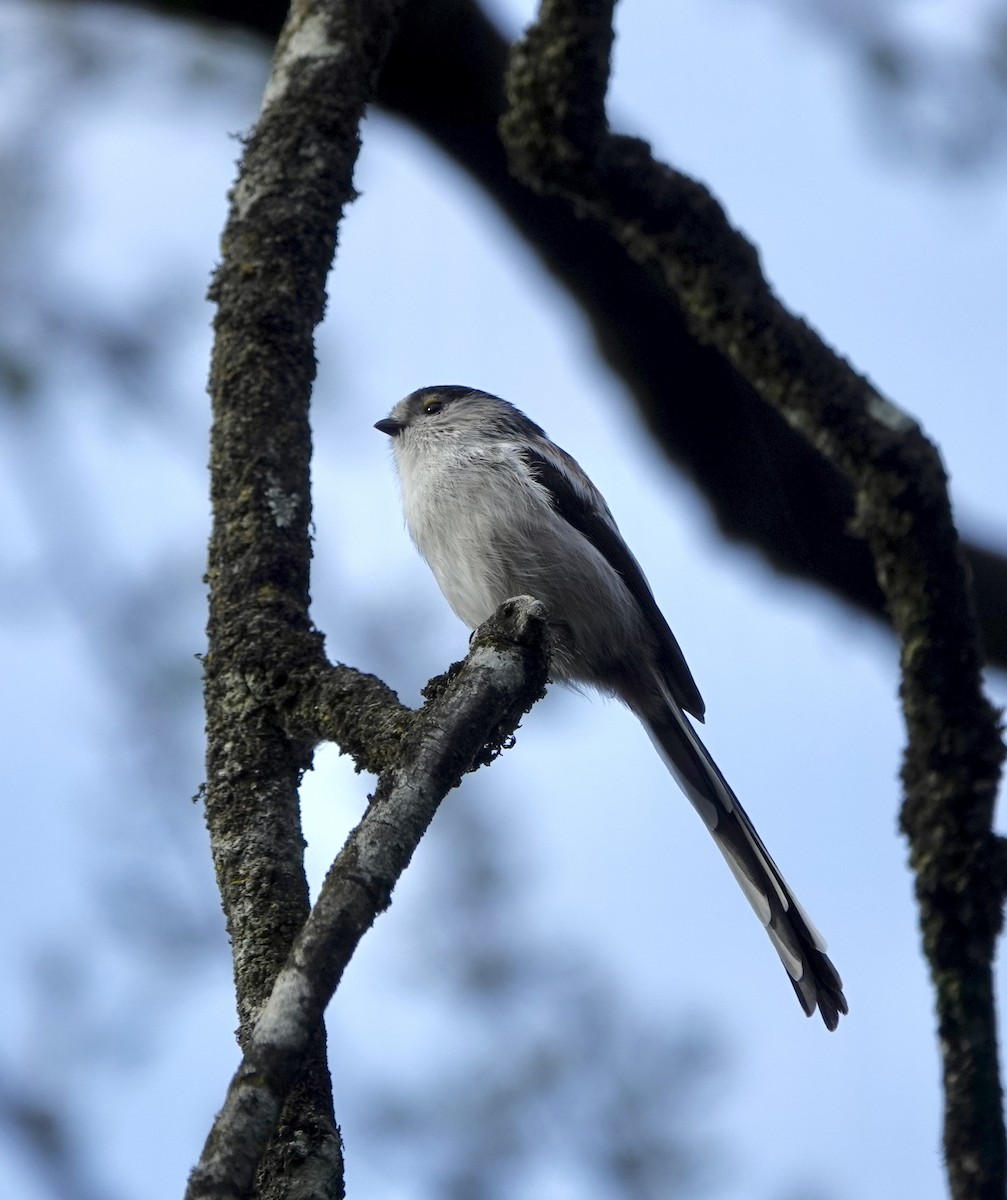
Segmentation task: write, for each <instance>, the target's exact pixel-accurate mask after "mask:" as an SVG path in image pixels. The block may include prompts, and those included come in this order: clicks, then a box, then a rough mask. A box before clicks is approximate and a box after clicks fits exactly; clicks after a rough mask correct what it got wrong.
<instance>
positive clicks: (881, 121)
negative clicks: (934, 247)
mask: <svg viewBox="0 0 1007 1200" xmlns="http://www.w3.org/2000/svg"><path fill="white" fill-rule="evenodd" d="M760 2H762V3H773V4H776V5H777V6H778V7H779V8H781V9H782V10H783V11H784V12H785V13H786V14H787V15H788V16H789V17H791V18H793V19H795V20H796V21H798V22H799V23H801V24H803V25H806V26H807V27H809V28H810V29H812V30H814V31H815V32H816V33H817V34H818V35H819V36H820V37H821V38H822V40H823V41H824V42H825V43H826V44H827V45H828V47H829V48H830V49H832V50H838V51H839V52H840V53H841V54H843V55H844V56H845V58H846V60H847V61H848V62H849V63H850V65H851V66H852V68H853V70H854V76H853V86H852V87H851V89H850V91H851V98H852V101H853V102H854V103H855V104H856V106H857V107H858V108H859V109H860V112H861V116H862V124H863V127H864V128H865V129H866V131H867V133H868V134H869V135H870V136H871V137H873V138H875V139H876V140H877V142H878V143H879V145H880V146H881V147H882V148H883V150H884V151H885V152H886V154H888V155H889V156H891V157H893V158H897V159H898V160H900V161H901V162H902V163H903V164H905V165H908V166H910V167H913V168H916V169H920V170H925V171H929V172H932V173H933V174H934V175H937V176H940V177H942V178H947V177H958V178H962V177H967V176H970V175H973V174H975V173H977V172H982V171H986V170H990V169H993V168H995V167H996V166H997V165H998V164H1000V163H1002V161H1003V157H1004V151H1005V149H1007V3H1005V2H1004V0H760Z"/></svg>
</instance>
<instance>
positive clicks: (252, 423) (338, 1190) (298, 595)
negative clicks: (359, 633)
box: [205, 0, 397, 1198]
mask: <svg viewBox="0 0 1007 1200" xmlns="http://www.w3.org/2000/svg"><path fill="white" fill-rule="evenodd" d="M396 7H397V5H396V3H394V2H393V0H345V2H335V0H317V2H313V3H307V2H304V0H296V2H295V3H294V5H293V7H292V9H291V11H290V14H289V17H288V20H287V23H286V25H285V27H284V30H283V33H282V35H281V37H280V40H279V43H278V45H277V48H276V54H275V58H274V62H273V69H272V73H271V76H270V81H269V85H268V87H267V90H266V95H265V98H264V101H263V107H262V111H261V114H260V116H259V120H258V122H257V124H256V126H255V129H254V130H253V132H252V134H251V135H250V137H249V138H248V140H247V142H246V145H245V148H244V154H243V155H242V160H241V165H240V170H239V175H238V180H237V182H236V184H235V186H234V189H233V192H232V194H231V206H230V211H229V214H228V219H227V225H226V228H225V230H224V233H223V237H222V242H221V262H220V265H219V267H218V269H217V272H216V275H215V278H214V281H213V286H212V289H211V299H213V300H214V301H215V302H216V304H217V313H216V319H215V323H214V325H215V341H214V349H213V360H212V365H211V372H210V392H211V396H212V401H213V430H212V437H211V449H210V467H211V498H212V504H213V532H212V536H211V541H210V558H209V569H208V582H209V586H210V616H209V626H208V639H209V644H208V652H207V655H206V672H205V699H206V721H207V782H206V792H205V795H206V819H207V824H208V826H209V830H210V838H211V845H212V851H213V858H214V865H215V868H216V873H217V881H218V885H219V887H220V893H221V897H222V900H223V905H224V912H225V914H226V917H227V927H228V931H229V933H230V936H231V945H232V953H233V960H234V978H235V985H236V991H237V998H238V1015H239V1023H240V1029H239V1037H240V1039H241V1041H242V1043H243V1044H244V1043H246V1042H247V1040H248V1038H249V1037H250V1035H251V1029H252V1026H253V1023H254V1021H255V1019H256V1017H257V1015H258V1013H259V1010H260V1009H261V1007H262V1005H263V1004H264V1003H265V1001H266V998H267V997H268V995H269V993H270V990H271V989H272V986H273V981H274V979H275V977H276V974H277V972H278V971H279V970H280V967H281V966H282V964H283V962H284V961H285V960H286V958H287V955H288V953H289V950H290V947H291V945H292V943H293V940H294V938H295V936H296V935H297V932H298V930H299V929H300V928H301V925H302V924H303V922H304V919H305V917H306V916H307V913H308V890H307V885H306V882H305V877H304V868H303V836H302V834H301V827H300V819H299V812H298V797H297V788H298V784H299V781H300V777H301V775H302V773H303V771H304V770H305V768H306V767H307V766H308V765H309V764H310V761H311V749H312V745H313V741H312V739H304V740H302V741H298V740H296V739H292V738H291V737H290V736H288V732H287V730H286V728H285V724H284V720H285V717H286V716H287V714H288V712H289V709H290V694H289V685H290V680H291V678H293V677H303V676H304V675H307V674H311V673H312V672H317V670H318V665H319V663H320V662H321V661H322V648H321V639H320V637H319V635H318V634H316V633H315V631H314V630H313V628H312V626H311V623H310V620H309V616H308V569H309V564H310V559H311V543H310V539H309V521H310V517H311V506H310V493H309V486H310V480H309V463H310V459H311V435H310V428H309V424H308V404H309V398H310V393H311V384H312V381H313V378H314V348H313V331H314V327H315V325H316V324H317V323H318V321H319V320H321V316H322V312H323V309H324V302H325V280H326V276H327V274H328V271H329V267H330V265H331V262H332V256H333V253H334V250H335V238H336V229H337V226H338V223H339V219H340V216H341V214H342V210H343V207H344V205H345V204H346V203H347V202H348V201H349V200H351V199H352V198H353V186H352V175H353V167H354V163H355V161H356V156H357V151H358V141H359V135H358V126H359V123H360V120H361V118H362V116H363V113H364V109H365V106H366V104H367V103H368V101H369V100H370V98H371V93H372V91H373V83H374V78H375V76H376V73H377V71H378V68H379V66H380V63H381V60H382V57H383V55H384V52H385V50H386V48H387V45H388V43H389V41H390V39H391V35H392V30H393V23H394V14H395V10H396ZM344 682H345V683H346V685H347V687H356V688H357V689H358V691H367V692H368V693H371V694H372V693H373V689H371V688H370V687H369V686H368V685H367V684H366V677H363V678H361V677H357V678H356V679H354V678H353V677H352V676H349V675H344ZM258 1190H259V1194H260V1195H261V1196H264V1197H265V1196H269V1197H279V1196H284V1197H288V1198H290V1197H295V1196H298V1195H302V1194H307V1193H309V1192H310V1194H312V1195H313V1196H315V1197H329V1196H331V1197H337V1196H341V1195H342V1192H343V1185H342V1159H341V1147H340V1141H339V1132H338V1129H337V1128H336V1125H335V1121H334V1118H333V1113H332V1100H331V1091H330V1084H329V1078H328V1071H327V1066H326V1062H325V1044H324V1034H323V1032H322V1030H321V1028H320V1027H319V1028H318V1029H317V1030H316V1032H315V1038H314V1042H313V1046H312V1049H311V1052H310V1053H309V1054H308V1055H307V1056H305V1058H304V1060H303V1063H302V1069H301V1072H300V1074H299V1076H298V1080H297V1087H296V1089H295V1090H294V1092H293V1093H292V1094H291V1097H290V1100H289V1102H288V1105H287V1108H286V1111H285V1112H284V1114H283V1116H282V1120H281V1136H279V1137H278V1138H277V1140H276V1142H275V1144H274V1147H273V1150H272V1151H271V1153H270V1154H269V1155H267V1157H266V1159H265V1161H264V1164H263V1169H262V1175H261V1176H260V1180H259V1189H258Z"/></svg>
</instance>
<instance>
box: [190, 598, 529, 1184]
mask: <svg viewBox="0 0 1007 1200" xmlns="http://www.w3.org/2000/svg"><path fill="white" fill-rule="evenodd" d="M547 674H548V646H547V627H546V614H545V609H544V608H543V606H542V605H541V604H540V603H539V602H538V601H537V600H533V599H531V598H530V597H528V596H521V597H518V598H516V599H513V600H508V601H506V602H505V603H504V604H502V605H501V606H500V609H499V610H498V611H497V613H496V614H495V615H494V616H493V617H492V618H490V620H489V621H487V622H486V623H485V624H484V625H483V626H481V627H480V629H479V630H478V631H477V632H476V634H475V636H474V638H473V641H472V647H471V649H470V651H469V654H468V657H467V658H466V660H465V662H464V663H463V664H461V666H460V668H456V669H454V670H453V671H452V672H450V673H449V674H448V676H446V677H443V678H442V679H440V680H438V681H437V684H436V687H435V688H434V689H433V691H434V693H435V694H434V696H433V698H432V699H431V700H430V701H428V703H427V704H426V705H425V706H424V707H423V708H422V709H421V710H420V711H419V712H418V713H415V714H411V716H410V720H409V723H408V728H407V729H406V731H405V733H404V736H403V737H402V739H401V741H400V743H399V749H398V753H397V755H396V757H395V761H394V762H393V763H391V764H389V766H388V768H387V769H386V770H385V771H384V773H383V774H382V775H381V777H380V779H379V780H378V786H377V790H376V792H375V794H374V798H373V801H372V803H371V805H370V807H369V808H368V810H367V814H366V815H365V817H364V818H363V820H362V821H361V822H360V824H359V825H358V826H357V828H356V829H355V830H354V831H353V832H352V833H351V834H350V836H349V838H348V839H347V841H346V845H345V846H344V847H343V849H342V850H341V851H340V853H339V856H338V858H337V859H336V861H335V862H334V863H333V865H332V868H331V870H330V871H329V874H328V876H327V877H326V880H325V883H324V884H323V886H322V890H321V893H320V894H319V897H318V900H317V902H316V903H315V906H314V908H313V909H312V910H311V914H310V916H309V917H308V919H307V921H306V922H305V925H304V928H303V929H302V930H301V932H300V933H299V934H298V937H297V940H296V942H295V943H294V946H293V948H292V950H291V952H290V956H289V958H288V959H287V961H286V964H285V965H284V967H283V970H282V971H281V972H280V974H279V975H278V976H277V978H276V981H275V983H274V985H273V988H272V992H271V994H270V996H269V999H268V1001H267V1003H266V1004H265V1006H264V1007H263V1008H262V1010H261V1012H260V1015H259V1018H258V1020H257V1021H256V1023H255V1027H254V1030H253V1031H252V1033H251V1035H250V1036H249V1037H247V1038H246V1041H245V1048H244V1058H243V1059H242V1063H241V1066H240V1067H239V1068H238V1071H237V1073H236V1074H235V1076H234V1079H233V1080H232V1081H231V1085H230V1088H229V1089H228V1094H227V1098H226V1100H225V1102H224V1106H223V1108H222V1109H221V1111H220V1113H219V1115H218V1117H217V1119H216V1121H215V1122H214V1126H213V1129H212V1131H211V1133H210V1136H209V1137H208V1139H207V1142H206V1146H205V1148H204V1151H203V1155H202V1157H201V1159H200V1162H199V1164H198V1166H197V1167H196V1169H195V1171H194V1172H193V1174H192V1177H191V1179H190V1182H189V1188H188V1191H187V1192H186V1197H187V1200H242V1198H243V1197H245V1196H247V1195H248V1194H249V1191H250V1189H251V1186H252V1182H253V1180H254V1177H255V1171H256V1167H257V1164H258V1161H259V1157H260V1155H261V1154H262V1152H263V1150H264V1148H265V1146H266V1144H267V1142H268V1141H269V1138H270V1136H271V1135H272V1133H273V1130H274V1128H275V1125H276V1121H277V1117H278V1115H279V1112H280V1109H281V1107H282V1105H283V1102H284V1100H285V1098H286V1096H287V1093H288V1090H289V1088H290V1085H291V1083H292V1082H293V1080H294V1079H295V1078H296V1077H297V1075H298V1073H299V1071H300V1069H301V1065H302V1062H303V1059H304V1056H305V1054H306V1053H307V1052H308V1051H309V1049H310V1048H311V1047H312V1045H314V1044H317V1038H318V1032H319V1029H320V1027H321V1021H322V1015H323V1013H324V1011H325V1006H326V1005H327V1004H328V1002H329V1000H330V998H331V997H332V994H333V992H334V991H335V989H336V986H337V985H338V983H339V980H340V978H341V977H342V974H343V971H344V970H345V969H346V965H347V963H348V962H349V961H350V958H351V956H352V955H353V952H354V950H355V949H356V947H357V945H358V943H359V942H360V939H361V938H362V937H363V935H364V934H365V933H366V932H367V930H368V929H370V927H371V925H372V924H373V923H374V920H375V918H376V917H377V916H378V914H379V913H381V912H383V911H384V910H385V909H386V908H387V907H388V906H389V904H390V903H391V895H392V889H393V888H394V886H395V884H396V882H397V881H398V878H399V876H400V875H401V874H402V872H403V871H404V870H405V869H406V867H407V866H408V865H409V860H410V859H411V858H412V856H413V852H414V851H415V849H416V847H417V845H418V844H419V841H420V839H421V838H422V836H423V834H424V833H425V832H426V830H427V827H428V826H429V824H430V821H431V820H432V819H433V816H434V813H435V812H436V811H437V808H438V806H439V805H440V802H441V801H442V800H443V798H444V797H445V795H447V793H448V792H449V791H450V790H451V788H453V787H456V786H457V785H458V784H459V783H460V782H461V779H462V776H463V775H464V774H465V773H466V772H467V771H472V770H474V769H475V768H476V767H478V766H480V765H481V764H482V763H484V762H486V761H488V760H489V759H490V758H492V757H493V756H495V754H496V753H497V752H498V751H499V749H500V747H501V746H502V745H503V744H504V743H505V742H506V740H507V739H508V738H509V737H510V736H511V735H512V734H513V733H514V730H515V729H516V728H517V724H518V721H519V720H520V718H521V716H522V715H523V714H524V713H525V712H527V711H528V709H529V708H531V706H532V705H533V704H534V703H535V701H536V700H538V699H539V697H540V696H541V695H542V694H543V692H544V690H545V684H546V679H547Z"/></svg>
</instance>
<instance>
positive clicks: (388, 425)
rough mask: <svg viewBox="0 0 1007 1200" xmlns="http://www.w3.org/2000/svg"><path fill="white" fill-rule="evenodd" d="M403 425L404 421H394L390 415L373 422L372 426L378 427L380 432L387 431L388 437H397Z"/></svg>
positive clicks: (404, 425)
mask: <svg viewBox="0 0 1007 1200" xmlns="http://www.w3.org/2000/svg"><path fill="white" fill-rule="evenodd" d="M405 427H406V424H405V421H396V420H394V418H392V417H385V418H384V419H383V420H381V421H375V422H374V428H375V429H380V430H381V432H382V433H387V434H388V436H389V437H398V436H399V434H400V433H401V432H402V430H403V429H405Z"/></svg>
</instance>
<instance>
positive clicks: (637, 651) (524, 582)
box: [375, 384, 847, 1029]
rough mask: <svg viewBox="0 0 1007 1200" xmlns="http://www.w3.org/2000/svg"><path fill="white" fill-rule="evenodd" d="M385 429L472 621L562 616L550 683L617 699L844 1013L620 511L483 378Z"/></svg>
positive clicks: (420, 528)
mask: <svg viewBox="0 0 1007 1200" xmlns="http://www.w3.org/2000/svg"><path fill="white" fill-rule="evenodd" d="M375 428H376V429H378V430H380V431H381V432H382V433H386V434H388V435H389V436H390V437H391V438H392V439H393V447H394V451H395V463H396V467H397V469H398V476H399V482H400V485H401V489H402V503H403V507H404V509H405V517H406V524H407V526H408V529H409V533H410V535H411V537H412V539H413V541H414V542H415V543H416V547H417V549H418V550H419V552H420V554H422V555H423V557H424V558H425V559H426V561H427V563H428V564H429V566H430V568H431V570H432V571H433V573H434V576H435V577H436V579H437V582H438V584H440V588H441V591H442V592H443V593H444V595H445V597H446V599H447V601H448V603H449V604H450V605H451V607H452V608H453V609H454V611H455V612H456V613H457V614H458V616H459V617H460V618H461V619H462V620H463V621H464V622H465V624H466V625H468V626H469V627H470V628H472V629H475V628H476V626H478V625H480V624H482V622H483V621H485V620H487V618H489V617H490V616H491V615H492V614H493V613H494V612H495V611H496V609H497V608H498V607H499V605H500V604H502V603H503V602H504V601H505V600H507V599H509V598H510V597H512V596H520V595H529V596H534V597H535V598H536V599H538V600H541V601H542V602H543V603H544V604H545V605H546V607H547V609H548V613H549V626H550V630H551V633H552V637H553V643H554V644H553V658H552V677H553V678H554V679H556V680H560V681H562V682H565V683H571V684H588V685H590V686H591V687H594V688H597V689H598V690H599V691H601V692H604V693H606V694H608V695H612V696H616V697H618V699H620V700H621V701H622V702H623V703H624V704H626V705H628V707H629V708H630V709H631V710H632V711H633V712H634V713H635V714H636V715H637V717H639V719H640V720H641V721H642V722H643V725H644V727H645V728H646V730H647V732H648V733H649V734H650V737H651V740H652V741H653V743H654V745H655V747H656V748H657V750H658V753H659V754H660V755H661V757H662V758H663V759H664V762H665V765H666V766H667V767H668V769H669V770H670V771H671V773H672V775H673V776H674V777H675V779H676V780H677V781H678V784H679V786H680V787H681V788H682V790H683V791H684V792H685V794H686V795H687V796H688V798H689V799H690V800H691V801H692V803H693V806H694V807H695V808H696V811H697V812H698V813H699V815H700V816H701V817H702V819H703V821H704V823H705V824H706V827H707V829H709V831H710V833H711V834H712V835H713V838H714V840H715V841H716V843H717V845H718V847H719V848H720V850H721V853H722V854H723V855H724V858H725V859H726V860H727V864H728V866H729V867H730V868H731V870H732V871H733V872H734V875H735V878H736V879H737V880H738V883H740V884H741V887H742V889H743V891H744V893H745V895H746V896H747V897H748V899H749V902H750V903H751V905H752V907H753V908H754V909H755V911H756V913H757V914H758V916H759V918H760V920H761V921H762V923H763V925H764V926H765V928H766V931H767V933H768V934H769V937H770V940H771V941H772V943H773V945H774V946H775V948H776V952H777V953H778V954H779V956H780V958H781V959H782V961H783V965H784V967H786V969H787V973H788V975H789V976H790V980H791V983H792V984H793V986H794V991H795V992H796V993H797V997H798V999H799V1000H800V1002H801V1005H802V1007H803V1008H804V1011H805V1012H806V1013H807V1014H808V1016H811V1014H812V1013H814V1011H815V1009H816V1008H817V1009H818V1011H819V1012H820V1013H821V1016H822V1020H823V1021H824V1022H825V1024H826V1026H827V1027H828V1028H829V1029H835V1028H836V1026H837V1024H838V1023H839V1016H840V1014H841V1013H846V1012H847V1005H846V997H845V996H844V995H843V985H842V980H841V979H840V978H839V974H838V972H837V971H836V969H835V967H834V966H833V965H832V963H831V961H830V960H829V958H828V956H827V955H826V953H825V942H824V941H823V939H822V937H821V935H820V934H819V933H818V931H817V930H816V929H815V927H814V925H812V923H811V921H810V919H809V918H808V916H807V914H806V913H805V911H804V909H803V908H802V907H801V905H800V903H799V902H798V901H797V899H796V897H795V896H794V894H793V893H792V892H791V891H790V889H789V888H788V887H787V884H786V883H785V881H784V879H783V876H782V875H781V874H780V872H779V870H778V869H777V867H776V864H775V863H774V862H773V860H772V858H770V856H769V852H768V851H767V850H766V847H765V846H764V845H763V844H762V839H761V838H760V837H759V835H758V833H756V831H755V827H754V826H753V824H752V822H751V821H750V820H749V819H748V816H747V815H746V813H745V810H744V809H743V808H742V807H741V805H740V804H739V803H738V799H737V797H736V796H735V794H734V792H733V791H732V790H731V788H730V787H729V786H728V783H727V781H726V780H725V779H724V777H723V775H721V773H720V771H719V769H718V767H717V764H716V763H715V762H714V761H713V759H712V758H711V756H710V753H709V751H708V750H707V749H706V747H705V746H704V745H703V743H702V742H701V741H700V740H699V738H698V736H697V735H696V732H695V730H694V729H693V727H692V724H691V723H690V721H689V719H688V717H687V716H686V713H690V714H691V715H692V716H693V717H695V718H696V719H697V720H698V721H702V720H703V719H704V710H705V705H704V704H703V699H702V697H701V696H700V694H699V689H698V688H697V687H696V683H695V681H694V680H693V678H692V673H691V672H690V670H689V667H688V665H687V664H686V661H685V657H684V655H683V654H682V651H681V649H680V648H679V645H678V642H677V641H676V640H675V636H674V634H673V633H672V632H671V629H670V628H669V627H668V623H667V621H666V620H665V619H664V616H663V615H662V613H661V610H660V609H659V608H658V606H657V601H656V600H655V599H654V595H653V592H651V590H650V586H649V584H648V583H647V580H646V579H645V578H644V575H643V572H642V570H641V569H640V566H639V564H638V563H637V561H636V559H635V558H634V557H633V555H632V553H631V552H630V550H629V548H628V547H627V545H626V543H625V542H624V541H623V539H622V535H621V534H620V533H619V529H618V527H617V525H616V523H615V521H614V519H613V518H612V514H611V513H610V512H609V509H608V505H607V504H606V503H605V500H604V498H603V497H602V495H601V493H600V492H599V491H598V489H597V488H596V487H595V486H594V484H593V483H592V482H591V480H590V479H588V477H587V475H585V473H584V472H583V471H582V470H581V468H580V467H579V466H578V464H577V463H576V462H575V461H574V459H573V458H571V457H570V455H569V454H567V453H566V452H565V451H564V450H561V449H560V448H559V447H558V446H557V445H555V444H554V443H553V442H551V441H550V440H549V438H548V437H547V436H546V434H545V433H544V432H543V430H542V429H541V428H540V427H539V426H538V425H536V424H535V423H534V421H531V420H529V419H528V417H526V416H525V415H524V413H522V412H520V411H519V410H518V409H517V408H515V407H514V405H512V404H510V403H509V402H508V401H506V400H501V399H500V398H499V397H498V396H492V395H490V394H489V393H488V392H482V391H479V390H478V389H476V388H468V387H459V386H457V385H453V384H452V385H444V386H437V387H425V388H420V389H419V390H418V391H415V392H412V393H411V394H410V395H408V396H406V398H405V399H404V400H401V401H400V402H399V403H398V404H397V405H396V406H395V407H394V408H393V409H392V411H391V413H390V415H389V416H387V417H386V418H384V420H381V421H378V422H377V423H376V424H375Z"/></svg>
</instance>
